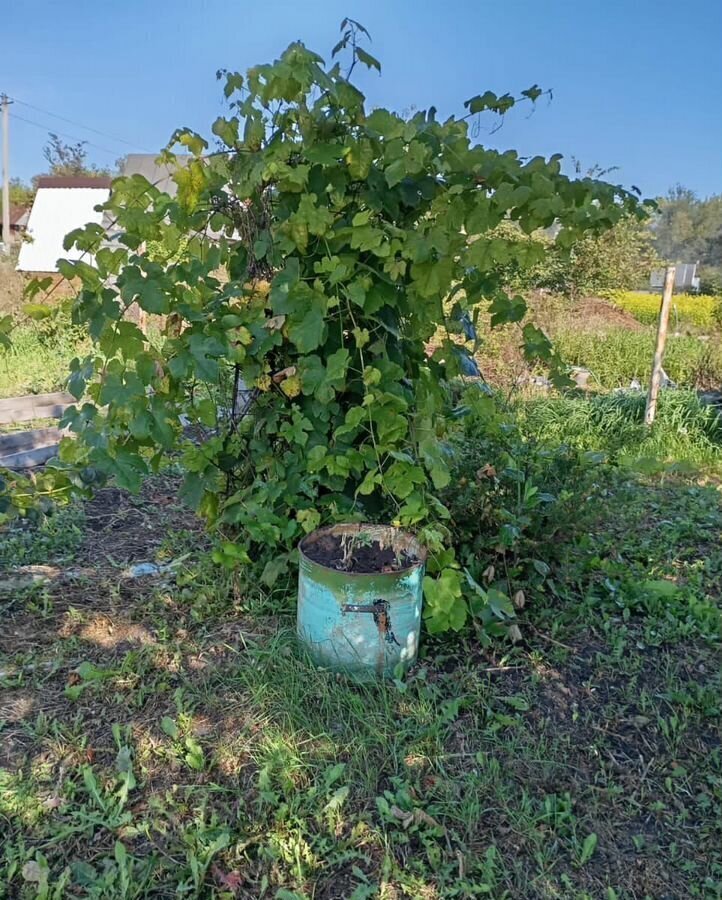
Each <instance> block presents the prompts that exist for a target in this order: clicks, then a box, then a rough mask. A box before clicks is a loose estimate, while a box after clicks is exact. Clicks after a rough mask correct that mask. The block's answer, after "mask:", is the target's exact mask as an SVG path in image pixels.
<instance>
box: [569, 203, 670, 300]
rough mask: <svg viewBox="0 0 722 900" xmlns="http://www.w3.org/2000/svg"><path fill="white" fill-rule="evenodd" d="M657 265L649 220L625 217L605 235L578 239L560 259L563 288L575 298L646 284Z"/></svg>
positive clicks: (631, 288)
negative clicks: (646, 221)
mask: <svg viewBox="0 0 722 900" xmlns="http://www.w3.org/2000/svg"><path fill="white" fill-rule="evenodd" d="M656 264H657V255H656V253H655V251H654V246H653V239H652V235H651V233H650V231H649V228H648V227H647V225H646V223H644V222H640V220H639V219H637V218H636V217H635V216H624V217H623V218H622V219H620V220H619V222H617V224H616V225H614V227H612V228H610V229H609V230H608V231H606V232H604V234H601V235H598V236H595V235H590V236H585V237H583V238H582V239H581V240H579V241H576V242H575V243H574V245H573V246H572V248H571V253H570V254H569V255H568V256H566V257H563V258H562V259H561V260H560V265H559V267H558V275H559V277H560V281H561V287H562V290H563V292H564V293H565V294H567V296H569V297H571V298H572V299H577V298H579V297H583V296H589V295H598V294H602V293H604V292H607V291H614V290H633V289H634V288H639V287H641V286H644V285H646V284H647V283H648V281H649V275H650V272H651V271H652V269H653V268H654V267H655V265H656Z"/></svg>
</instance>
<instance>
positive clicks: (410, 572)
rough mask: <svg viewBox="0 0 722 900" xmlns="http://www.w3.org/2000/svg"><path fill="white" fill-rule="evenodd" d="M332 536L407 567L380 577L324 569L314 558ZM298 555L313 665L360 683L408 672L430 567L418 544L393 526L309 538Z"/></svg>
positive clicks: (304, 638) (322, 531)
mask: <svg viewBox="0 0 722 900" xmlns="http://www.w3.org/2000/svg"><path fill="white" fill-rule="evenodd" d="M329 536H331V537H337V538H339V539H341V540H344V541H350V542H353V541H367V542H368V541H376V542H378V545H379V546H382V547H385V548H390V549H391V550H393V552H394V554H395V555H396V557H397V558H398V559H401V560H406V562H407V563H408V564H406V565H403V566H400V567H398V568H396V567H394V571H379V572H352V571H344V570H339V569H338V568H334V567H331V566H329V565H324V564H323V563H321V562H317V561H315V560H314V559H313V558H311V556H313V555H314V553H313V551H314V548H315V547H317V545H318V542H319V541H323V540H324V539H327V538H328V537H329ZM298 549H299V556H300V564H299V568H300V572H299V580H298V626H297V628H298V637H299V639H300V641H301V642H302V643H303V644H304V645H305V646H306V647H307V648H308V650H309V652H310V654H311V657H312V659H313V660H314V662H316V663H317V664H318V665H320V666H323V667H327V668H329V669H331V670H333V671H340V672H345V673H347V674H349V675H353V676H354V677H356V678H361V679H370V678H374V677H376V676H382V677H393V675H394V673H395V672H396V671H398V668H397V667H399V665H400V666H401V668H402V669H406V668H408V666H410V665H411V663H412V662H413V661H414V660H415V659H416V654H417V651H418V646H419V633H420V629H421V606H422V591H423V578H424V567H425V563H426V550H425V549H424V548H423V547H422V546H421V544H419V542H418V541H417V540H416V538H414V537H413V536H412V535H410V534H407V533H405V532H403V531H401V530H400V529H398V528H393V527H391V526H389V525H369V524H350V525H332V526H329V527H328V528H319V529H318V530H317V531H314V532H313V533H311V534H309V535H307V536H306V537H305V538H304V539H303V540H302V541H301V543H300V544H299V548H298ZM309 554H310V555H309Z"/></svg>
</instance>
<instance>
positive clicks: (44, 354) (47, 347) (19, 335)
mask: <svg viewBox="0 0 722 900" xmlns="http://www.w3.org/2000/svg"><path fill="white" fill-rule="evenodd" d="M12 342H13V345H12V348H11V349H10V350H9V351H6V352H2V351H0V398H2V397H16V396H21V395H24V394H38V393H45V392H49V391H57V390H60V389H61V388H62V387H63V386H64V384H65V381H66V380H67V377H68V373H69V364H70V361H71V360H72V359H73V357H75V356H82V355H83V354H84V353H86V352H87V346H86V345H85V344H84V343H83V342H81V341H79V340H78V335H77V333H76V332H75V331H74V330H73V329H72V328H70V327H67V328H66V327H64V328H63V329H62V330H61V331H60V333H59V334H57V335H44V334H43V333H42V331H41V330H40V329H39V328H38V326H36V325H22V326H20V327H18V328H17V329H15V331H13V333H12Z"/></svg>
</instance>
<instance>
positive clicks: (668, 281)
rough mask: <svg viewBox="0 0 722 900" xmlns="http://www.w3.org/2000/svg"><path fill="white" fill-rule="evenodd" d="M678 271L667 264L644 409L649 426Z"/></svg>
mask: <svg viewBox="0 0 722 900" xmlns="http://www.w3.org/2000/svg"><path fill="white" fill-rule="evenodd" d="M676 271H677V270H676V269H675V267H674V266H667V270H666V271H665V273H664V290H663V291H662V305H661V306H660V308H659V324H658V325H657V346H656V347H655V350H654V359H653V360H652V377H651V378H650V381H649V394H648V395H647V408H646V409H645V411H644V424H645V425H647V426H648V427H649V426H651V424H652V423H653V422H654V416H655V414H656V412H657V395H658V394H659V382H660V381H661V379H662V358H663V357H664V345H665V344H666V343H667V322H668V321H669V308H670V306H671V305H672V293H673V292H674V277H675V275H676Z"/></svg>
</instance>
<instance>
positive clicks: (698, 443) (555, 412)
mask: <svg viewBox="0 0 722 900" xmlns="http://www.w3.org/2000/svg"><path fill="white" fill-rule="evenodd" d="M645 403H646V396H645V394H644V393H643V392H642V391H635V392H632V391H620V392H618V393H611V394H602V395H597V396H590V397H571V396H567V397H550V398H544V399H538V400H537V399H535V400H527V401H522V402H521V403H520V404H519V407H518V412H519V416H520V420H521V423H522V427H523V430H524V431H525V432H526V433H527V434H529V435H530V436H533V437H534V438H535V439H537V440H540V441H543V442H548V443H550V444H554V445H567V446H571V447H574V448H575V449H578V450H581V451H595V450H598V451H601V452H603V453H604V454H605V455H606V456H607V458H608V459H609V460H610V461H611V462H618V463H622V464H625V463H633V462H635V461H638V460H641V459H656V460H661V461H665V462H673V463H689V464H690V465H693V466H705V467H710V468H712V469H715V470H720V469H722V415H721V414H720V412H719V411H718V410H717V409H716V408H715V407H713V406H710V405H708V404H705V403H703V402H702V401H700V399H699V397H698V396H697V394H696V393H695V392H694V391H690V390H676V391H674V390H669V391H662V392H661V394H660V397H659V403H658V408H657V418H656V421H655V423H654V425H653V426H652V428H647V427H646V426H645V425H644V408H645Z"/></svg>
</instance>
